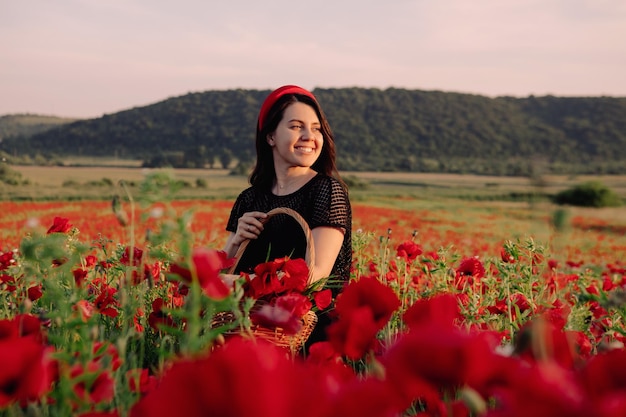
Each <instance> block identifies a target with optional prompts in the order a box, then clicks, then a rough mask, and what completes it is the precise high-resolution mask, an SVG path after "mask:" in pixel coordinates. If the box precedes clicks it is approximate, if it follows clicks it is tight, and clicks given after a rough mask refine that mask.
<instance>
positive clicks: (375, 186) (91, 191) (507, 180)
mask: <svg viewBox="0 0 626 417" xmlns="http://www.w3.org/2000/svg"><path fill="white" fill-rule="evenodd" d="M114 163H115V162H114V161H111V162H110V165H108V166H97V167H93V166H89V161H83V164H84V165H81V166H72V167H56V166H55V167H44V166H17V167H12V169H13V170H16V171H18V172H19V173H20V174H21V175H22V178H23V179H25V180H27V181H28V182H29V185H26V186H8V185H0V199H2V200H13V199H19V200H30V199H93V198H96V199H102V198H104V199H107V198H109V197H110V196H111V195H112V194H115V193H116V192H118V190H116V189H117V188H119V185H118V184H119V182H120V181H122V180H123V181H125V182H126V183H127V184H130V185H131V186H132V185H133V184H138V183H140V182H141V181H142V180H143V179H144V178H145V175H146V173H148V172H150V171H149V170H146V169H142V168H140V167H139V166H128V165H126V166H114ZM172 172H173V175H174V176H175V177H176V178H178V179H179V180H181V181H183V182H184V183H185V187H184V188H183V190H182V191H181V192H180V197H181V198H209V199H216V198H218V199H223V198H226V199H230V198H232V197H233V196H235V195H237V193H239V192H240V191H241V190H242V189H243V188H245V187H246V186H247V179H246V178H245V177H243V176H233V175H229V172H228V171H227V170H221V169H215V170H209V169H177V170H175V171H172ZM342 175H343V176H344V177H345V178H346V179H348V180H350V181H351V182H352V183H354V184H357V183H358V184H360V185H361V186H353V187H352V188H351V193H352V197H353V198H354V199H356V200H383V201H385V200H387V199H389V198H404V199H417V200H421V199H426V200H431V199H433V198H434V197H437V198H452V199H461V200H476V201H478V200H489V201H522V202H524V201H527V200H529V198H530V195H532V194H539V195H553V194H555V193H556V192H558V191H561V190H563V189H565V188H568V187H571V186H573V185H576V184H579V183H582V182H585V181H590V180H599V181H601V182H603V183H604V184H606V185H607V186H608V187H609V188H611V189H612V190H613V191H615V192H616V193H617V194H619V195H620V196H621V197H622V198H624V199H626V176H605V177H591V176H586V177H582V176H581V177H567V176H547V177H544V178H542V181H541V182H540V183H537V182H535V183H533V182H531V181H530V180H529V179H528V178H524V177H489V176H477V175H454V174H423V173H396V172H393V173H392V172H343V173H342Z"/></svg>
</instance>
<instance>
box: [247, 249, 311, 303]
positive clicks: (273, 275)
mask: <svg viewBox="0 0 626 417" xmlns="http://www.w3.org/2000/svg"><path fill="white" fill-rule="evenodd" d="M308 278H309V267H308V265H307V264H306V262H305V261H304V259H289V258H278V259H275V260H274V261H272V262H265V263H262V264H259V265H257V266H256V267H255V268H254V275H253V276H252V277H251V278H250V280H249V281H248V285H247V288H246V295H248V296H250V297H252V298H255V299H260V298H263V297H265V296H268V295H269V296H274V295H280V294H284V293H287V292H302V291H304V290H305V289H306V286H307V282H308Z"/></svg>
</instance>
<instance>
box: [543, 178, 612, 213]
mask: <svg viewBox="0 0 626 417" xmlns="http://www.w3.org/2000/svg"><path fill="white" fill-rule="evenodd" d="M554 202H555V203H556V204H560V205H570V206H581V207H618V206H621V205H622V201H621V199H620V197H619V196H618V195H617V194H615V192H613V191H612V190H611V189H609V188H608V187H607V186H606V185H604V184H602V183H601V182H598V181H589V182H585V183H583V184H579V185H576V186H574V187H572V188H568V189H567V190H563V191H561V192H560V193H558V194H556V195H555V196H554Z"/></svg>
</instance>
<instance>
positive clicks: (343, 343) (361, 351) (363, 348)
mask: <svg viewBox="0 0 626 417" xmlns="http://www.w3.org/2000/svg"><path fill="white" fill-rule="evenodd" d="M380 329H381V326H379V325H378V323H376V320H375V319H374V314H373V312H372V309H371V308H369V307H367V306H362V307H358V308H355V309H352V310H351V311H350V312H349V313H347V314H343V315H341V316H340V318H339V319H338V320H337V321H335V322H334V323H332V324H331V325H330V326H328V328H327V329H326V334H327V336H328V341H329V342H330V343H331V344H332V346H333V349H335V350H336V351H337V352H340V353H341V354H342V355H345V356H346V357H348V358H350V359H354V360H357V359H360V358H361V357H363V356H364V355H365V353H367V352H368V351H370V350H372V349H373V348H374V346H375V343H376V335H377V334H378V331H379V330H380Z"/></svg>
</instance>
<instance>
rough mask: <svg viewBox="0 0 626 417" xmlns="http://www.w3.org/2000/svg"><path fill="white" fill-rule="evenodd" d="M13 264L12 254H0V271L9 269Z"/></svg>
mask: <svg viewBox="0 0 626 417" xmlns="http://www.w3.org/2000/svg"><path fill="white" fill-rule="evenodd" d="M14 262H15V260H14V259H13V252H3V253H0V271H4V270H6V269H9V267H10V266H11V265H12V264H13V263H14Z"/></svg>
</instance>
